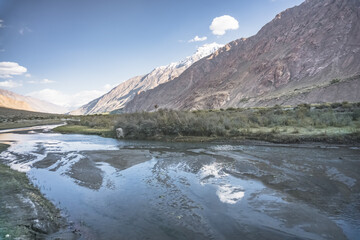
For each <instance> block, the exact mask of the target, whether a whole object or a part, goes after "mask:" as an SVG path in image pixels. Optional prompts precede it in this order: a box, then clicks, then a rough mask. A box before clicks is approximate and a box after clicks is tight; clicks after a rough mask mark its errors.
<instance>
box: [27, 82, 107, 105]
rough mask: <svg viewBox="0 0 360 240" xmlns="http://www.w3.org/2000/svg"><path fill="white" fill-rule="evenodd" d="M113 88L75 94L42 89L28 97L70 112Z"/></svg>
mask: <svg viewBox="0 0 360 240" xmlns="http://www.w3.org/2000/svg"><path fill="white" fill-rule="evenodd" d="M112 87H113V86H111V85H110V84H106V85H104V86H103V88H102V89H101V90H85V91H80V92H78V93H75V94H65V93H63V92H61V91H58V90H55V89H50V88H46V89H42V90H40V91H36V92H31V93H28V94H27V95H28V96H31V97H35V98H38V99H41V100H44V101H48V102H51V103H54V104H57V105H60V106H63V107H65V108H68V109H69V110H74V109H76V108H78V107H81V106H82V105H84V104H86V103H88V102H90V101H92V100H94V99H95V98H98V97H100V96H102V95H103V94H105V93H106V92H108V90H110V89H111V88H112Z"/></svg>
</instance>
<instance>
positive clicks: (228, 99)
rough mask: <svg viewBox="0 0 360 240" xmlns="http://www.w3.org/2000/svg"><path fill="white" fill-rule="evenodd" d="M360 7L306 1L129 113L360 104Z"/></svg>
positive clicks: (349, 1)
mask: <svg viewBox="0 0 360 240" xmlns="http://www.w3.org/2000/svg"><path fill="white" fill-rule="evenodd" d="M359 75H360V1H359V0H307V1H305V2H303V3H302V4H301V5H299V6H296V7H293V8H291V9H287V10H285V11H284V12H282V13H280V14H278V15H276V17H275V18H274V19H273V20H272V21H271V22H269V23H268V24H266V25H265V26H264V27H263V28H262V29H261V30H260V31H259V32H258V33H257V34H256V35H254V36H252V37H250V38H247V39H245V38H242V39H238V40H235V41H233V42H230V43H229V44H227V45H226V46H224V47H223V48H221V49H219V50H217V51H216V52H215V53H213V54H212V55H210V56H208V57H205V58H203V59H201V60H200V61H197V62H196V63H194V64H193V65H192V66H190V67H189V68H188V69H186V70H185V71H184V72H183V73H182V74H181V75H180V76H179V77H177V78H175V79H173V80H172V81H169V82H166V83H164V84H161V85H159V86H158V87H156V88H154V89H151V90H148V91H145V92H142V93H140V94H138V95H136V96H135V97H134V99H133V100H131V101H130V102H129V103H128V104H126V106H125V108H124V111H125V112H135V111H153V110H155V106H156V108H157V107H158V108H169V109H185V110H195V109H214V108H215V109H218V108H228V107H253V106H273V105H276V104H279V105H296V104H300V103H323V102H339V101H349V102H357V101H360V76H359Z"/></svg>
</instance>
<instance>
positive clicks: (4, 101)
mask: <svg viewBox="0 0 360 240" xmlns="http://www.w3.org/2000/svg"><path fill="white" fill-rule="evenodd" d="M0 107H5V108H12V109H19V110H26V111H34V112H46V113H66V112H67V109H65V108H63V107H61V106H58V105H55V104H52V103H49V102H46V101H42V100H39V99H36V98H33V97H28V96H22V95H19V94H16V93H14V92H11V91H8V90H4V89H0Z"/></svg>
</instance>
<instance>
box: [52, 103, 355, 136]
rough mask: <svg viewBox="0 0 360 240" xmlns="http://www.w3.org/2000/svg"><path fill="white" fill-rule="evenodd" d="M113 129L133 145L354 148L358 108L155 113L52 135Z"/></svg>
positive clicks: (105, 119) (82, 124)
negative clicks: (223, 143) (262, 143)
mask: <svg viewBox="0 0 360 240" xmlns="http://www.w3.org/2000/svg"><path fill="white" fill-rule="evenodd" d="M117 128H121V129H122V130H123V133H124V134H123V138H125V139H137V140H159V141H174V142H211V141H235V142H241V141H246V140H259V141H268V142H273V143H301V142H326V143H360V104H359V103H333V104H322V105H306V104H303V105H299V106H296V107H280V106H276V107H272V108H248V109H242V108H238V109H236V108H229V109H220V110H199V111H174V110H162V109H160V110H158V111H156V112H142V113H131V114H119V115H90V116H80V121H77V122H70V123H69V124H68V125H66V126H61V127H58V128H55V129H54V130H55V131H57V132H60V133H80V134H96V135H100V136H104V137H116V133H115V129H117Z"/></svg>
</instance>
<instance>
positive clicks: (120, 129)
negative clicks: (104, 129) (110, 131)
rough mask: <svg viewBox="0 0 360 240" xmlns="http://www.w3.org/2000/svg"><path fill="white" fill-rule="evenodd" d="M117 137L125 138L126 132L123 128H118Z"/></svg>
mask: <svg viewBox="0 0 360 240" xmlns="http://www.w3.org/2000/svg"><path fill="white" fill-rule="evenodd" d="M116 137H117V138H124V131H123V129H122V128H117V129H116Z"/></svg>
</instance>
